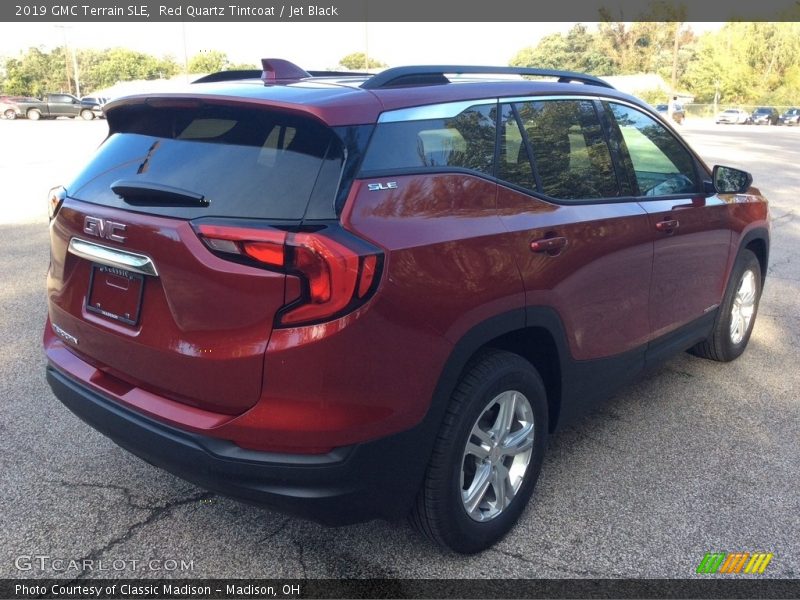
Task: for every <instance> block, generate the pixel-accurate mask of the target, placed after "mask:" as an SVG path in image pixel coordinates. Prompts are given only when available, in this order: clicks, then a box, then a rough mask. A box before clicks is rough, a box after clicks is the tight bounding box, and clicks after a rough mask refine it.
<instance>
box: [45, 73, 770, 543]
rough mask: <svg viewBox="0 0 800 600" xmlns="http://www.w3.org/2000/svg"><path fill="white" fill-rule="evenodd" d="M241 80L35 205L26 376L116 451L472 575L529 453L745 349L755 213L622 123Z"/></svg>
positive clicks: (654, 133)
mask: <svg viewBox="0 0 800 600" xmlns="http://www.w3.org/2000/svg"><path fill="white" fill-rule="evenodd" d="M263 65H264V71H263V73H262V72H260V71H259V72H229V73H220V74H215V75H211V76H209V77H206V78H204V79H202V80H200V81H199V82H197V83H195V84H193V85H190V86H187V90H186V91H185V92H184V93H170V94H150V95H141V96H134V97H128V98H124V99H120V100H117V101H115V102H112V103H111V104H108V105H107V106H106V112H107V116H108V124H109V136H108V138H107V139H106V140H105V142H104V143H103V144H102V145H101V146H100V148H99V149H98V151H97V154H96V155H95V157H94V158H93V159H92V161H91V162H90V163H89V164H88V165H87V166H86V168H85V170H84V171H83V172H82V173H80V174H79V175H78V176H77V178H76V179H75V180H74V181H73V182H71V183H70V184H69V185H68V186H67V187H66V188H58V189H56V190H54V191H53V192H52V193H51V198H50V214H51V223H50V238H51V264H50V269H49V274H48V281H47V288H48V300H49V318H48V320H47V325H46V328H45V333H44V347H45V350H46V352H47V357H48V361H49V364H48V367H47V378H48V381H49V383H50V385H51V387H52V389H53V391H54V392H55V394H56V396H57V397H58V398H59V399H60V400H61V401H62V402H63V403H64V404H65V405H66V406H67V407H68V408H69V409H70V410H72V411H73V412H74V413H76V414H77V415H78V416H79V417H80V418H81V419H83V420H84V421H86V422H87V423H89V424H90V425H91V426H93V427H95V428H96V429H98V430H99V431H101V432H102V433H104V434H105V435H107V436H109V437H110V438H111V439H113V440H114V441H115V442H116V443H118V444H119V445H120V446H122V447H124V448H126V449H128V450H130V451H131V452H133V453H134V454H136V455H138V456H140V457H142V458H143V459H145V460H147V461H148V462H150V463H152V464H155V465H158V466H160V467H163V468H164V469H166V470H168V471H171V472H172V473H175V474H177V475H179V476H181V477H183V478H185V479H187V480H189V481H192V482H194V483H196V484H198V485H200V486H203V487H205V488H208V489H210V490H214V491H216V492H219V493H221V494H225V495H229V496H233V497H237V498H241V499H244V500H248V501H252V502H257V503H262V504H268V505H270V506H274V507H278V508H280V509H282V510H285V511H289V512H294V513H298V514H300V515H305V516H308V517H311V518H314V519H317V520H320V521H322V522H326V523H340V524H341V523H352V522H355V521H361V520H367V519H372V518H376V517H381V518H388V519H393V518H397V517H400V516H404V515H407V514H409V513H410V514H411V520H412V522H413V523H414V524H415V525H416V526H417V527H418V528H419V529H420V530H421V531H423V532H424V533H425V534H427V535H428V536H430V537H431V538H432V539H433V540H435V541H436V542H438V543H440V544H443V545H445V546H449V547H450V548H453V549H455V550H457V551H459V552H477V551H480V550H482V549H485V548H486V547H488V546H490V545H491V544H493V543H494V542H495V541H497V540H498V539H499V538H500V537H501V536H503V535H504V534H505V533H506V532H507V531H508V530H509V529H510V528H511V527H512V525H513V524H514V522H515V521H516V519H517V518H518V517H519V515H520V513H521V512H522V510H523V508H524V507H525V504H526V503H527V501H528V499H529V498H530V496H531V493H532V491H533V488H534V485H535V483H536V479H537V476H538V474H539V470H540V467H541V464H542V455H543V453H544V450H545V445H546V439H547V436H548V434H549V433H551V432H552V431H553V430H554V429H555V428H556V426H558V425H560V424H562V423H564V422H565V421H567V420H569V419H570V418H571V417H572V416H573V415H575V414H578V413H579V412H580V411H581V410H582V409H583V408H585V407H587V406H593V405H595V404H596V403H597V401H598V400H599V399H600V398H602V397H603V396H608V395H609V393H610V392H611V391H612V390H613V389H614V388H615V387H617V386H618V385H619V384H620V383H621V382H623V381H626V380H628V379H630V378H631V377H632V376H634V375H636V374H637V373H640V372H641V371H643V370H644V369H645V368H646V367H648V365H651V364H653V363H655V362H658V361H661V360H663V359H664V358H666V357H668V356H670V355H672V354H674V353H676V352H680V351H683V350H687V349H692V351H693V352H694V353H695V354H698V355H700V356H704V357H707V358H711V359H714V360H718V361H730V360H732V359H734V358H736V357H737V356H739V355H740V354H741V353H742V352H743V350H744V349H745V346H746V345H747V342H748V339H749V337H750V333H751V331H752V328H753V323H754V320H755V315H756V310H757V308H758V301H759V297H760V295H761V289H762V286H763V284H764V275H765V273H766V270H767V259H768V251H769V225H768V209H767V202H766V200H765V199H764V198H763V197H762V196H761V195H760V192H759V191H758V190H757V189H755V188H752V187H751V182H752V178H751V177H750V175H749V174H747V173H745V172H743V171H738V170H736V169H732V168H728V167H715V168H714V169H713V170H709V168H708V167H707V166H706V165H705V164H704V163H703V161H702V160H701V159H700V158H698V156H697V155H696V154H694V152H693V151H692V150H691V149H690V148H689V147H688V146H687V145H686V143H685V142H684V141H683V140H682V139H681V137H680V136H679V135H678V134H677V133H675V131H674V130H673V129H672V127H671V124H669V123H667V122H666V121H664V119H662V118H661V117H660V116H659V115H658V114H657V113H656V112H655V111H654V110H652V109H651V108H650V107H649V106H647V105H646V104H644V103H642V102H641V101H640V100H637V99H636V98H633V97H631V96H628V95H625V94H622V93H620V92H618V91H616V90H614V89H613V88H611V87H610V86H609V85H608V84H606V83H605V82H604V81H602V80H600V79H596V78H594V77H591V76H588V75H582V74H579V73H569V72H560V71H549V70H540V69H521V68H506V67H464V66H439V67H434V66H424V67H401V68H394V69H389V70H386V71H384V72H382V73H380V74H378V75H374V76H369V75H363V74H362V75H359V74H347V73H307V72H305V71H303V70H302V69H300V68H299V67H297V66H295V65H293V64H291V63H289V62H287V61H283V60H278V59H265V60H264V61H263ZM487 76H488V77H487ZM533 78H537V79H533Z"/></svg>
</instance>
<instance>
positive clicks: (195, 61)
mask: <svg viewBox="0 0 800 600" xmlns="http://www.w3.org/2000/svg"><path fill="white" fill-rule="evenodd" d="M229 64H230V63H229V61H228V55H227V54H225V53H224V52H220V51H219V50H208V51H207V52H201V53H200V54H195V55H194V56H193V57H192V58H190V59H189V73H216V72H217V71H224V70H225V69H227V68H228V65H229Z"/></svg>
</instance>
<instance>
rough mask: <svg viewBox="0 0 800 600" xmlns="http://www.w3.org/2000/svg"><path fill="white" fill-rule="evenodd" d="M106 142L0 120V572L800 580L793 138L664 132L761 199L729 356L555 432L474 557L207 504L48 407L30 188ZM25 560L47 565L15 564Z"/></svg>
mask: <svg viewBox="0 0 800 600" xmlns="http://www.w3.org/2000/svg"><path fill="white" fill-rule="evenodd" d="M105 129H106V125H105V122H103V121H94V122H82V121H74V122H73V121H67V120H60V121H54V122H44V121H41V122H27V121H0V276H1V277H2V286H0V300H1V305H2V308H1V309H0V339H1V340H2V343H0V489H2V494H0V578H10V577H20V576H22V577H40V576H43V575H48V576H57V577H65V578H69V579H72V578H76V577H111V576H128V577H130V576H136V577H139V576H141V577H178V576H179V577H205V578H211V577H214V578H227V577H245V578H247V577H265V578H272V577H275V578H283V577H326V578H327V577H330V578H338V577H405V578H438V577H447V578H458V579H461V578H484V577H491V578H498V577H507V578H528V577H530V578H536V577H547V578H572V577H579V578H584V577H586V578H594V577H648V578H686V577H693V576H694V572H695V568H696V566H697V565H698V563H699V562H700V560H701V559H702V557H703V555H704V554H705V553H706V552H709V551H722V552H734V551H749V552H755V551H766V552H773V553H774V558H773V560H772V562H771V564H770V565H769V568H768V569H767V571H766V573H765V574H764V575H763V576H764V577H780V578H798V577H800V495H798V493H797V492H798V486H799V484H798V476H800V385H799V384H800V368H798V359H799V358H800V310H798V306H799V304H800V214H798V213H800V210H798V209H799V207H800V201H799V200H798V194H797V191H798V190H800V170H798V169H797V157H798V151H799V150H800V128H786V127H769V128H768V127H744V126H715V125H713V124H711V123H701V122H695V123H692V122H691V120H690V121H688V122H687V123H686V125H684V126H683V128H682V129H681V131H682V133H683V134H684V135H685V137H686V138H687V139H688V140H689V141H690V143H691V144H692V145H693V146H694V147H695V148H696V149H698V150H699V151H700V153H701V155H703V156H704V157H705V158H706V159H707V162H708V163H709V164H714V163H725V164H730V165H732V166H739V167H742V168H745V169H748V170H750V171H751V172H753V174H754V178H755V183H756V185H758V186H759V187H761V189H762V191H763V192H764V193H765V194H766V195H767V197H768V198H769V199H770V201H771V207H772V208H771V210H772V219H773V239H772V252H771V257H770V268H769V272H768V279H767V285H766V288H765V294H764V297H763V300H762V304H761V308H760V314H759V316H758V321H757V323H756V326H755V331H754V334H753V337H752V339H751V341H750V347H749V349H748V351H747V352H746V353H745V355H744V356H743V357H742V358H740V359H739V360H737V361H736V362H735V363H732V364H728V365H721V364H716V363H712V362H709V361H704V360H701V359H698V358H695V357H692V356H689V355H681V356H678V357H676V358H675V359H673V360H672V361H670V362H669V363H668V364H666V365H665V366H663V367H662V368H660V369H659V370H658V371H656V372H654V373H651V374H649V375H648V376H647V377H646V378H643V379H641V380H639V381H638V382H636V383H635V384H633V385H630V386H628V387H626V388H624V389H623V390H622V391H620V392H619V393H618V394H617V395H616V396H615V397H614V398H613V399H611V400H610V401H609V402H608V403H606V404H604V405H602V406H601V407H599V408H598V409H597V410H596V411H595V412H594V413H592V414H590V415H588V416H587V417H586V418H585V419H583V420H581V421H580V422H578V423H576V424H575V425H573V426H571V427H569V428H567V429H564V430H562V431H561V432H559V433H558V434H557V435H555V436H554V437H553V438H552V439H551V441H550V444H549V452H548V455H547V458H546V460H545V464H544V468H543V471H542V476H541V479H540V481H539V484H538V487H537V490H536V493H535V495H534V500H533V501H532V503H531V505H530V506H529V507H528V509H527V511H526V513H525V514H524V516H523V518H522V520H521V522H520V523H519V525H518V526H517V527H516V529H515V530H514V531H513V532H512V533H511V534H510V535H509V536H508V537H507V538H506V539H505V540H503V541H502V542H501V543H500V544H499V545H497V546H496V547H495V548H494V549H492V550H489V551H487V552H485V553H483V554H482V555H478V556H472V557H463V556H457V555H453V554H450V553H446V552H442V551H440V550H439V549H437V548H436V547H434V546H432V545H431V544H429V543H428V542H427V541H426V540H425V539H423V538H422V537H421V536H419V535H417V534H416V533H415V532H414V531H412V530H411V529H410V528H409V527H408V526H407V525H405V524H404V523H384V522H373V523H367V524H362V525H356V526H351V527H346V528H338V529H331V528H326V527H323V526H320V525H317V524H314V523H310V522H306V521H302V520H298V519H295V518H289V517H286V516H284V515H282V514H279V513H276V512H273V511H271V510H268V509H262V508H257V507H252V506H247V505H244V504H240V503H238V502H235V501H233V500H229V499H226V498H223V497H219V496H215V495H212V494H208V493H206V492H205V491H203V490H201V489H198V488H196V487H193V486H192V485H189V484H187V483H185V482H183V481H181V480H179V479H177V478H175V477H173V476H172V475H169V474H167V473H165V472H162V471H160V470H158V469H156V468H154V467H151V466H150V465H148V464H146V463H144V462H143V461H141V460H139V459H137V458H135V457H133V456H132V455H130V454H128V453H127V452H125V451H123V450H121V449H120V448H118V447H117V446H115V445H114V444H113V443H111V442H110V441H109V440H107V439H106V438H104V437H103V436H101V435H100V434H98V433H96V432H95V431H94V430H92V429H90V428H89V427H88V426H86V425H84V424H83V423H82V422H80V421H79V420H78V419H77V418H76V417H74V416H73V415H72V414H71V413H70V412H69V411H68V410H67V409H66V408H64V407H63V406H62V405H61V404H60V403H59V402H58V401H57V400H56V399H55V398H54V397H53V396H52V394H51V393H50V390H49V388H48V386H47V385H46V383H45V381H44V362H45V361H44V357H43V355H42V351H41V348H40V345H41V344H40V338H41V331H42V325H43V323H44V318H45V313H46V309H45V295H44V278H45V271H46V269H47V261H48V248H47V243H48V238H47V217H46V212H45V199H46V192H47V190H48V188H49V187H50V186H51V185H55V184H59V183H63V182H66V181H67V180H68V178H69V176H70V173H71V172H74V170H75V169H78V168H79V167H80V165H81V164H82V163H83V162H84V161H85V160H86V158H87V157H88V156H89V155H90V154H91V152H92V150H93V149H94V148H95V147H96V146H97V145H98V144H99V143H100V141H101V140H102V139H103V137H104V135H105ZM36 556H47V557H49V559H46V560H43V559H30V558H29V559H26V558H25V557H36ZM20 557H23V558H22V560H20ZM56 559H61V560H64V561H69V560H77V561H82V560H83V559H90V560H94V561H99V560H101V559H102V560H103V561H104V564H105V565H106V566H110V565H112V564H113V565H116V566H120V565H123V568H121V569H112V568H109V570H105V571H98V570H93V571H83V572H82V571H75V570H73V569H64V568H62V569H58V568H57V563H55V562H54V560H56ZM114 561H116V562H114ZM133 561H136V562H135V563H134V562H133ZM150 561H156V562H155V563H151V562H150ZM171 561H174V562H171ZM181 563H183V568H181ZM64 564H66V563H58V565H60V566H62V567H63V566H64ZM95 564H97V563H95ZM28 566H29V567H30V568H26V567H28ZM42 567H44V568H42ZM173 567H174V568H173Z"/></svg>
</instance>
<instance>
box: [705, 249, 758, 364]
mask: <svg viewBox="0 0 800 600" xmlns="http://www.w3.org/2000/svg"><path fill="white" fill-rule="evenodd" d="M760 299H761V264H760V263H759V262H758V258H756V255H755V254H753V253H752V252H751V251H750V250H746V249H745V250H742V251H741V253H740V254H739V256H738V257H737V259H736V263H735V264H734V266H733V271H732V273H731V278H730V281H729V282H728V289H727V290H726V291H725V296H724V298H723V300H722V304H721V305H720V307H719V310H718V311H717V318H716V320H715V321H714V329H713V330H712V332H711V335H710V336H709V337H708V339H707V340H706V341H704V342H701V343H699V344H697V345H696V346H695V347H694V348H692V353H693V354H695V355H697V356H700V357H702V358H709V359H711V360H716V361H719V362H730V361H732V360H734V359H735V358H738V357H739V356H740V355H741V354H742V352H744V349H745V348H746V347H747V342H748V341H749V340H750V334H752V332H753V326H754V325H755V322H756V314H757V313H758V303H759V300H760Z"/></svg>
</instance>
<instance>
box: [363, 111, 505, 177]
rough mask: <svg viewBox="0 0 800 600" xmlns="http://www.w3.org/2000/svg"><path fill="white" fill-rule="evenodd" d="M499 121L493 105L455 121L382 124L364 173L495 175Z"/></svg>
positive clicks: (376, 130)
mask: <svg viewBox="0 0 800 600" xmlns="http://www.w3.org/2000/svg"><path fill="white" fill-rule="evenodd" d="M496 120H497V105H495V104H492V105H488V106H476V107H472V108H468V109H467V110H465V111H463V112H462V113H460V114H459V115H457V116H455V117H452V118H446V119H427V120H422V121H404V122H401V123H382V124H379V125H378V127H377V128H376V129H375V133H374V134H373V136H372V140H371V141H370V144H369V148H368V149H367V153H366V156H365V158H364V162H363V164H362V166H361V171H362V173H369V172H378V171H387V170H396V169H410V170H440V169H442V168H458V169H468V170H470V171H476V172H478V173H484V174H487V175H492V174H493V172H494V149H495V137H496V132H497V126H496Z"/></svg>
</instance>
